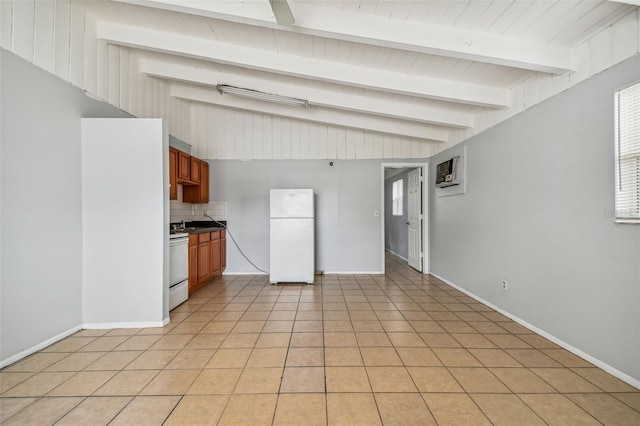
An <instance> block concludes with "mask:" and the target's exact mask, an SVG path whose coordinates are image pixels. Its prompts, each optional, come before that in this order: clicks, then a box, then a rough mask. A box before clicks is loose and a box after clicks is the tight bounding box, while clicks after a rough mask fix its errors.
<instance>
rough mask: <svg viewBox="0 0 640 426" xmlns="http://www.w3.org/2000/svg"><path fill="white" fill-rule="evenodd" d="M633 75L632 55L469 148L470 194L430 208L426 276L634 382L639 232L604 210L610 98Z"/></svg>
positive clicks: (436, 201)
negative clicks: (472, 296)
mask: <svg viewBox="0 0 640 426" xmlns="http://www.w3.org/2000/svg"><path fill="white" fill-rule="evenodd" d="M639 71H640V56H638V55H636V56H635V57H633V58H631V59H630V60H627V61H625V62H623V63H621V64H619V65H616V66H615V67H613V68H611V69H609V70H607V71H604V72H602V73H601V74H599V75H596V76H595V77H593V78H591V79H588V80H586V81H584V82H582V83H580V84H578V85H576V86H574V87H573V88H571V89H569V90H567V91H565V92H563V93H561V94H559V95H557V96H555V97H553V98H551V99H549V100H547V101H545V102H542V103H541V104H539V105H537V106H535V107H533V108H531V109H529V110H527V111H525V112H523V113H521V114H519V115H517V116H516V117H514V118H512V119H510V120H508V121H506V122H503V123H501V124H499V125H497V126H495V127H493V128H491V129H489V130H487V131H485V132H484V133H482V134H480V135H478V136H476V137H474V138H472V139H470V140H468V141H467V142H466V145H467V194H464V195H456V196H450V197H437V196H435V195H434V192H435V191H434V192H432V193H431V194H432V195H431V202H430V206H431V212H430V213H431V218H430V219H431V220H430V236H431V269H432V271H433V273H435V274H437V275H439V276H441V277H443V278H445V279H447V280H449V281H450V282H452V283H454V284H457V285H459V286H461V287H463V288H465V289H466V290H468V291H470V292H472V293H473V294H475V295H477V296H480V297H482V298H483V299H485V300H487V301H489V302H491V303H493V304H494V305H496V306H498V307H500V308H502V309H504V310H505V311H507V312H509V313H511V314H513V315H515V316H517V317H519V318H521V319H523V320H525V321H527V322H529V323H530V324H533V325H534V326H536V327H539V328H540V329H542V330H544V331H546V332H548V333H550V334H551V335H553V336H555V337H557V338H559V339H561V340H563V341H564V342H566V343H568V344H570V345H572V346H574V347H575V348H577V349H579V350H581V351H584V352H586V353H587V354H589V355H591V356H593V357H595V358H597V359H599V360H601V361H603V362H605V363H606V364H609V365H610V366H612V367H614V368H615V369H617V370H619V371H621V372H623V373H625V374H627V375H628V376H631V377H633V378H635V379H636V380H637V379H640V362H639V360H640V349H639V347H640V341H639V340H640V339H639V338H640V308H639V306H640V226H633V225H617V224H614V222H613V219H612V217H610V216H609V215H607V214H606V210H612V209H613V197H614V193H613V189H614V188H613V185H614V183H613V182H614V177H613V93H614V91H615V90H616V89H620V88H622V87H625V86H627V85H629V84H631V83H633V82H636V81H638V79H639V78H640V72H639ZM447 155H448V152H447V151H445V152H444V153H441V154H440V155H437V156H436V157H434V159H433V161H432V164H437V163H438V162H439V161H442V160H444V159H446V157H447ZM430 180H431V185H432V187H433V180H434V173H433V170H432V173H431V176H430ZM501 279H507V280H508V283H509V291H508V292H506V293H505V292H502V291H501V290H500V281H501Z"/></svg>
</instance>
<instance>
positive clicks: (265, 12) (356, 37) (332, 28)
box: [118, 0, 575, 75]
mask: <svg viewBox="0 0 640 426" xmlns="http://www.w3.org/2000/svg"><path fill="white" fill-rule="evenodd" d="M118 1H121V2H124V3H131V4H138V5H142V6H148V7H155V8H160V9H165V10H173V11H177V12H182V13H188V14H192V15H198V16H206V17H210V18H216V19H224V20H228V21H233V22H239V23H244V24H250V25H257V26H263V27H269V28H276V29H278V30H282V31H293V32H297V33H303V34H308V35H314V36H319V37H325V38H332V39H337V40H347V41H352V42H357V43H365V44H369V45H373V46H382V47H389V48H394V49H402V50H407V51H411V52H419V53H426V54H431V55H442V56H448V57H452V58H458V59H465V60H469V61H478V62H485V63H489V64H496V65H504V66H508V67H515V68H521V69H527V70H532V71H540V72H546V73H551V74H558V75H561V74H565V73H567V72H571V71H575V61H574V56H575V54H574V50H573V49H572V48H570V47H568V46H560V45H554V44H548V43H540V42H533V41H529V40H524V39H518V38H514V37H507V36H503V35H499V34H490V33H482V32H478V31H468V30H461V29H457V28H451V27H446V28H445V27H441V26H435V25H429V24H424V23H420V22H415V21H410V20H401V19H389V18H385V17H381V16H374V15H366V14H363V13H354V12H347V11H340V12H338V11H336V10H333V9H330V8H325V7H318V6H313V5H310V4H306V3H303V2H292V3H291V5H290V7H291V10H292V12H293V15H294V16H295V21H296V22H295V24H294V25H292V26H291V27H282V26H278V25H276V23H275V22H274V18H273V14H272V13H271V10H270V8H269V4H268V2H266V1H264V2H258V1H190V0H118Z"/></svg>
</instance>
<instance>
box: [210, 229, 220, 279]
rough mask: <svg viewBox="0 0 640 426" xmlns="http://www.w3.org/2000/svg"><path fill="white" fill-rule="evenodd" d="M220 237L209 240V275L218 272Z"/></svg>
mask: <svg viewBox="0 0 640 426" xmlns="http://www.w3.org/2000/svg"><path fill="white" fill-rule="evenodd" d="M220 272H221V270H220V238H218V239H217V240H214V239H212V240H211V275H218V274H220Z"/></svg>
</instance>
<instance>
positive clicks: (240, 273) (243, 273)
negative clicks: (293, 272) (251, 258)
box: [222, 271, 269, 275]
mask: <svg viewBox="0 0 640 426" xmlns="http://www.w3.org/2000/svg"><path fill="white" fill-rule="evenodd" d="M222 275H269V274H267V273H264V272H260V271H257V272H226V271H225V272H223V273H222Z"/></svg>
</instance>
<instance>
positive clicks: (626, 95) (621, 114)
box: [614, 83, 640, 223]
mask: <svg viewBox="0 0 640 426" xmlns="http://www.w3.org/2000/svg"><path fill="white" fill-rule="evenodd" d="M614 119H615V125H614V128H615V134H614V136H615V175H616V176H615V182H616V188H615V220H616V222H625V223H640V83H638V84H636V85H634V86H631V87H628V88H626V89H623V90H620V91H619V92H616V94H615V116H614Z"/></svg>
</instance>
